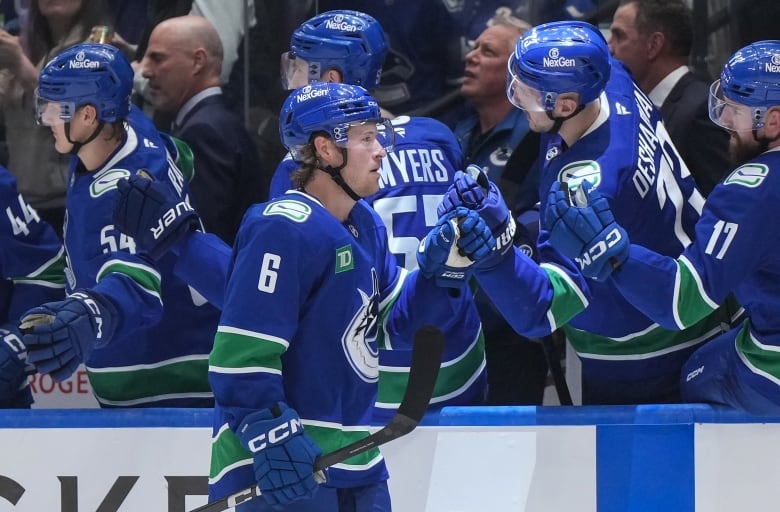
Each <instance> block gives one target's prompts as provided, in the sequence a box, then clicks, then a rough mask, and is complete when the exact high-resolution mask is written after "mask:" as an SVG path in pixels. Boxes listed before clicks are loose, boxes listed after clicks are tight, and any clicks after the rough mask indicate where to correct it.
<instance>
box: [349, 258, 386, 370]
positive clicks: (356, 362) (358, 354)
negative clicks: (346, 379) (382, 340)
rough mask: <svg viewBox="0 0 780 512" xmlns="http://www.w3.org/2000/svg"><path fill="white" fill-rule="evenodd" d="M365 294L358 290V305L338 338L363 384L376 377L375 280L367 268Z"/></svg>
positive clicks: (374, 272)
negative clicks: (367, 289) (359, 300)
mask: <svg viewBox="0 0 780 512" xmlns="http://www.w3.org/2000/svg"><path fill="white" fill-rule="evenodd" d="M371 286H372V288H373V289H372V290H371V291H370V292H369V293H366V292H365V291H363V290H361V289H360V288H358V290H357V291H358V293H359V294H360V298H361V299H362V305H361V306H360V307H359V308H358V310H357V311H356V312H355V316H353V317H352V321H351V322H350V323H349V326H348V327H347V330H346V331H344V335H343V336H342V337H341V346H342V347H343V348H344V354H345V355H346V356H347V361H349V364H350V365H351V366H352V369H353V370H355V373H357V375H358V377H360V379H361V380H363V381H365V382H376V381H377V379H378V378H379V359H378V356H379V351H378V350H377V348H376V333H377V320H378V319H379V279H378V278H377V275H376V269H373V268H372V269H371Z"/></svg>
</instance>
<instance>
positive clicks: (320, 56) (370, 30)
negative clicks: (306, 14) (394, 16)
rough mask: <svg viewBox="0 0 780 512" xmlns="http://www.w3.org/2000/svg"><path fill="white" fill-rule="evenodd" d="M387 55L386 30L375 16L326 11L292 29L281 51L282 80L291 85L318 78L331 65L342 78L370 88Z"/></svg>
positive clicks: (305, 82)
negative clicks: (287, 48) (284, 48)
mask: <svg viewBox="0 0 780 512" xmlns="http://www.w3.org/2000/svg"><path fill="white" fill-rule="evenodd" d="M386 55H387V41H386V40H385V34H384V31H383V30H382V26H381V25H380V24H379V22H378V21H376V20H375V19H374V18H372V17H371V16H369V15H368V14H364V13H362V12H358V11H347V10H336V11H327V12H324V13H322V14H318V15H317V16H315V17H313V18H311V19H310V20H308V21H305V22H304V23H303V24H301V25H300V26H299V27H298V28H297V29H295V31H294V32H293V34H292V38H291V41H290V51H289V52H287V53H285V54H283V55H282V66H281V69H282V83H283V86H284V87H285V88H286V89H294V88H296V87H300V86H302V85H305V84H308V83H312V82H317V81H319V80H320V77H321V76H322V73H324V72H325V71H327V70H328V69H331V68H334V69H337V70H338V71H339V72H340V73H341V77H342V81H343V82H345V83H348V84H352V85H360V86H362V87H364V88H366V89H373V88H375V87H376V86H377V84H379V76H380V74H381V73H382V63H383V62H384V60H385V56H386Z"/></svg>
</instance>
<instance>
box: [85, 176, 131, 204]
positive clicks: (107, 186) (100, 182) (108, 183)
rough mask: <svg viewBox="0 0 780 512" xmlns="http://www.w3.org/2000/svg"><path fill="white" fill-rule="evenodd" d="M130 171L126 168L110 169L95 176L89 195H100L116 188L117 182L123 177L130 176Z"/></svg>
mask: <svg viewBox="0 0 780 512" xmlns="http://www.w3.org/2000/svg"><path fill="white" fill-rule="evenodd" d="M129 177H130V171H128V170H126V169H108V170H107V171H103V172H101V173H99V174H98V175H96V176H95V179H94V180H92V184H91V185H90V186H89V195H90V196H92V197H99V196H102V195H103V194H105V193H106V192H108V191H109V190H113V189H115V188H116V182H117V181H119V180H121V179H122V178H129Z"/></svg>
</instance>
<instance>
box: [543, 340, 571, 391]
mask: <svg viewBox="0 0 780 512" xmlns="http://www.w3.org/2000/svg"><path fill="white" fill-rule="evenodd" d="M556 336H557V333H555V332H553V333H552V334H550V335H548V336H544V337H543V338H541V339H540V340H539V341H540V342H541V343H542V350H543V351H544V358H545V359H546V360H547V366H548V367H549V368H550V374H551V375H552V378H553V384H555V393H556V394H557V395H558V402H560V404H561V405H574V402H573V401H572V399H571V393H570V392H569V386H568V385H567V384H566V375H564V373H563V368H562V367H561V359H560V356H559V355H558V350H556V348H555V337H556Z"/></svg>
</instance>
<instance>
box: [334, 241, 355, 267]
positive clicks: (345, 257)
mask: <svg viewBox="0 0 780 512" xmlns="http://www.w3.org/2000/svg"><path fill="white" fill-rule="evenodd" d="M353 268H355V260H354V258H353V257H352V246H351V245H345V246H343V247H339V248H338V249H336V273H337V274H341V273H342V272H346V271H347V270H352V269H353Z"/></svg>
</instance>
